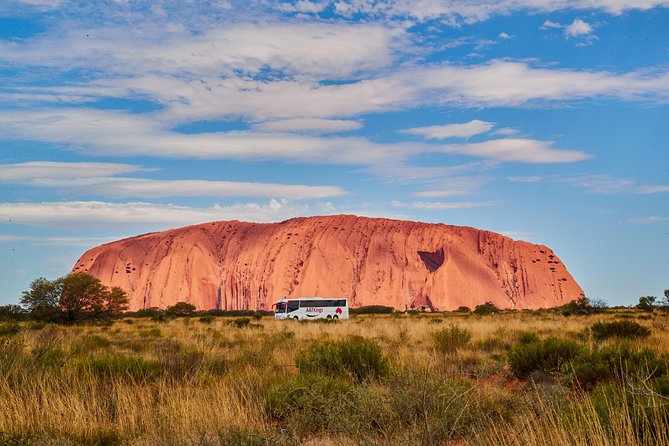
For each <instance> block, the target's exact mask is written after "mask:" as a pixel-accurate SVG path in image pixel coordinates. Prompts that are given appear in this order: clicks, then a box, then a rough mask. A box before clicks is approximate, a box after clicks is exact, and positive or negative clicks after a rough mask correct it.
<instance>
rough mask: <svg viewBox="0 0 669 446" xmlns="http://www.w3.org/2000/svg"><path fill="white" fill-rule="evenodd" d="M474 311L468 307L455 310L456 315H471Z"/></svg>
mask: <svg viewBox="0 0 669 446" xmlns="http://www.w3.org/2000/svg"><path fill="white" fill-rule="evenodd" d="M471 311H472V309H471V308H469V307H466V306H464V305H463V306H461V307H458V308H456V309H455V310H454V312H455V313H471Z"/></svg>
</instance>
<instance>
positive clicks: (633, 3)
mask: <svg viewBox="0 0 669 446" xmlns="http://www.w3.org/2000/svg"><path fill="white" fill-rule="evenodd" d="M667 6H669V0H459V1H451V0H436V1H434V0H389V1H384V2H380V1H377V0H337V1H335V10H336V11H337V12H338V13H340V14H342V15H344V16H352V15H353V14H369V15H373V16H385V17H391V18H393V17H394V18H411V19H415V20H419V21H424V20H432V19H440V20H441V21H444V22H447V23H449V24H452V25H457V24H459V23H461V22H464V23H476V22H480V21H483V20H487V19H489V18H491V17H494V16H497V15H510V14H512V13H514V12H518V11H528V12H552V11H560V10H591V9H596V10H602V11H605V12H608V13H610V14H621V13H622V12H624V11H627V10H632V9H637V10H647V9H650V8H654V7H667Z"/></svg>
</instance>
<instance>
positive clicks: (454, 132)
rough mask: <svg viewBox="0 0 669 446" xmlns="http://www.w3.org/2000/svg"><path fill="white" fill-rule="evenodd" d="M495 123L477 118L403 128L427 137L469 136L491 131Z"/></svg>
mask: <svg viewBox="0 0 669 446" xmlns="http://www.w3.org/2000/svg"><path fill="white" fill-rule="evenodd" d="M494 125H495V123H493V122H485V121H480V120H478V119H475V120H473V121H469V122H467V123H464V124H449V125H432V126H429V127H415V128H412V129H408V130H403V132H404V133H409V134H411V135H420V136H423V137H425V138H426V139H447V138H469V137H471V136H474V135H479V134H481V133H485V132H488V131H490V129H492V128H493V126H494Z"/></svg>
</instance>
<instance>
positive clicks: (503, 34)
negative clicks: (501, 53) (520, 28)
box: [499, 32, 513, 40]
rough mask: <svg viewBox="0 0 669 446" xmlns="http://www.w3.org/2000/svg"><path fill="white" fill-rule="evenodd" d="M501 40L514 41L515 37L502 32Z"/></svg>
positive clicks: (500, 34)
mask: <svg viewBox="0 0 669 446" xmlns="http://www.w3.org/2000/svg"><path fill="white" fill-rule="evenodd" d="M499 38H500V39H504V40H508V39H513V36H512V35H511V34H508V33H505V32H501V33H499Z"/></svg>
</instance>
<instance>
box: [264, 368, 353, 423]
mask: <svg viewBox="0 0 669 446" xmlns="http://www.w3.org/2000/svg"><path fill="white" fill-rule="evenodd" d="M351 389H352V386H351V384H349V383H348V382H346V381H345V380H342V379H341V378H335V377H330V376H324V375H313V374H300V375H299V376H296V377H293V378H287V379H281V380H278V381H276V382H274V383H272V384H271V385H270V386H269V388H268V389H267V394H266V396H265V400H264V403H265V410H266V411H267V413H268V415H269V416H270V417H271V418H272V419H274V420H277V421H279V422H282V423H284V424H285V426H287V427H290V428H292V429H294V430H295V431H296V433H297V434H298V435H300V436H306V435H310V434H314V433H318V432H322V431H326V430H328V429H330V428H331V427H333V428H336V427H337V426H338V425H339V424H340V422H341V420H340V419H339V416H338V414H337V412H338V411H337V410H336V403H337V401H338V400H340V399H342V398H346V395H347V394H348V392H349V391H351Z"/></svg>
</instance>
